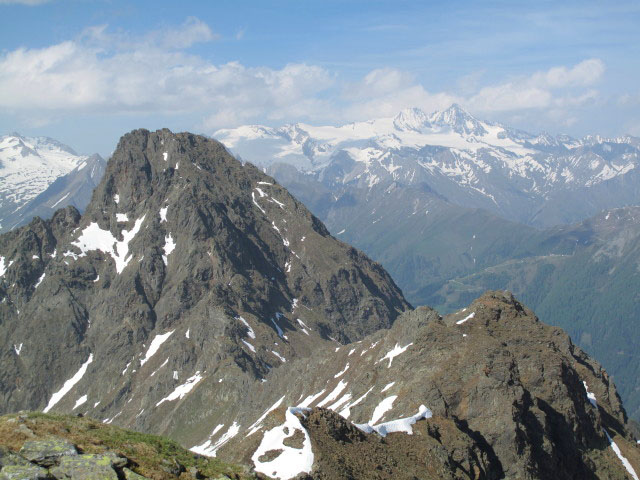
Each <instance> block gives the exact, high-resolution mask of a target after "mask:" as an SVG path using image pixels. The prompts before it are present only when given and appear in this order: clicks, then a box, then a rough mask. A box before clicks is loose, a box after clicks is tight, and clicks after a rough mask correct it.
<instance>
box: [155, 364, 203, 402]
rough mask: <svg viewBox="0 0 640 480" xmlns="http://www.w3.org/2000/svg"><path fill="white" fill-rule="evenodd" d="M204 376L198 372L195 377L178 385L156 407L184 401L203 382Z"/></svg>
mask: <svg viewBox="0 0 640 480" xmlns="http://www.w3.org/2000/svg"><path fill="white" fill-rule="evenodd" d="M202 378H203V377H202V375H200V372H199V371H197V372H196V373H195V375H193V376H192V377H189V378H188V379H187V381H186V382H184V383H183V384H182V385H178V386H177V387H176V389H175V390H174V391H173V392H171V393H170V394H169V395H167V396H166V397H165V398H163V399H162V400H160V401H159V402H158V403H156V407H158V406H160V405H162V404H163V403H164V402H172V401H174V400H182V399H183V398H184V397H185V396H186V395H187V394H188V393H189V392H191V390H193V389H194V387H195V386H196V385H197V384H198V383H199V382H200V380H202Z"/></svg>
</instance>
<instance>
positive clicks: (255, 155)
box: [214, 105, 640, 227]
mask: <svg viewBox="0 0 640 480" xmlns="http://www.w3.org/2000/svg"><path fill="white" fill-rule="evenodd" d="M214 137H215V138H217V139H219V140H220V141H222V142H223V143H224V144H225V145H226V146H227V147H229V148H230V149H231V151H233V152H234V153H235V154H236V155H238V156H239V157H241V158H242V159H244V160H247V161H251V162H253V163H256V164H258V165H262V166H270V165H273V164H275V163H278V162H284V163H287V164H291V165H294V166H296V168H298V169H299V170H300V171H302V172H305V173H308V174H312V175H314V176H315V177H316V178H319V179H322V180H323V181H326V177H330V181H332V182H333V183H335V184H341V185H357V186H359V187H360V188H369V189H371V188H373V187H374V186H376V185H378V186H383V187H385V188H386V187H388V186H390V185H391V184H400V185H403V186H410V185H423V184H427V185H429V188H430V189H431V190H433V191H435V192H437V193H438V194H439V195H441V196H443V197H445V198H446V199H447V200H448V201H449V202H451V203H454V204H457V205H461V206H466V207H472V208H483V209H486V210H488V211H490V212H494V213H495V214H497V215H499V216H502V217H504V218H506V219H508V220H513V221H517V222H520V223H524V224H527V225H533V226H537V227H547V226H552V225H557V224H562V223H572V222H577V221H580V220H584V219H585V218H587V217H589V216H591V215H594V214H596V213H598V212H599V211H601V210H602V209H605V208H612V207H620V206H625V205H629V204H633V203H634V202H636V201H637V199H638V198H640V169H639V168H638V167H639V165H640V157H639V154H640V139H638V138H636V137H630V136H626V137H619V138H614V139H605V138H601V137H598V136H588V137H585V138H583V139H581V140H577V139H574V138H571V137H569V136H567V135H559V136H556V137H552V136H551V135H549V134H546V133H543V134H540V135H532V134H529V133H526V132H523V131H520V130H516V129H512V128H509V127H506V126H503V125H501V124H498V123H493V122H486V121H481V120H478V119H477V118H475V117H474V116H472V115H471V114H469V113H468V112H466V111H465V110H463V109H462V108H461V107H460V106H458V105H452V106H451V107H450V108H448V109H447V110H443V111H439V112H434V113H432V114H431V115H427V114H425V113H424V112H422V111H421V110H418V109H408V110H404V111H402V112H400V113H399V114H398V115H397V116H395V117H393V118H380V119H375V120H371V121H367V122H359V123H352V124H348V125H343V126H339V127H332V126H324V127H316V126H311V125H306V124H301V123H298V124H294V125H285V126H283V127H280V128H270V127H263V126H255V125H252V126H243V127H239V128H235V129H225V130H219V131H217V132H215V133H214Z"/></svg>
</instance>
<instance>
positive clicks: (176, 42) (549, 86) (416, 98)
mask: <svg viewBox="0 0 640 480" xmlns="http://www.w3.org/2000/svg"><path fill="white" fill-rule="evenodd" d="M0 1H3V2H4V3H6V0H0ZM36 1H37V0H26V2H29V3H33V2H36ZM218 38H219V36H218V35H217V34H216V33H215V32H213V31H212V30H211V28H210V27H209V26H208V25H207V24H205V23H204V22H202V21H201V20H199V19H197V18H193V17H191V18H188V19H186V21H185V22H184V23H182V24H181V25H179V26H177V27H170V28H169V27H167V28H164V29H159V30H156V31H152V32H150V33H148V34H146V35H143V36H133V35H129V34H127V33H122V32H119V33H112V32H110V31H109V29H108V28H107V26H94V27H91V28H87V29H86V30H85V31H83V32H82V33H81V34H80V35H79V36H78V37H77V38H75V39H72V40H68V41H64V42H61V43H58V44H55V45H51V46H48V47H45V48H39V49H29V48H19V49H16V50H13V51H9V52H6V53H3V54H0V108H3V109H5V110H7V111H10V112H12V113H14V114H16V115H19V116H20V117H22V118H30V119H31V120H32V121H34V122H36V121H37V122H40V123H42V122H43V121H46V120H43V119H46V118H47V117H50V118H56V117H60V116H64V115H74V114H78V113H81V114H97V115H109V114H118V115H122V114H139V113H143V114H161V115H180V114H194V115H199V117H200V119H201V120H200V121H201V124H200V127H201V128H203V129H205V130H207V131H213V130H214V129H217V128H220V127H231V126H235V125H238V124H241V123H249V122H265V121H272V122H288V121H298V120H306V121H336V122H340V121H353V120H363V119H368V118H374V117H380V116H390V115H394V114H396V113H397V112H398V111H399V110H401V109H403V108H406V107H419V108H422V109H423V110H425V111H427V112H431V111H433V110H436V109H441V108H445V107H447V106H449V105H450V104H451V103H454V102H456V103H459V104H461V105H463V106H465V107H466V108H468V109H469V110H470V111H472V112H473V113H475V114H478V115H482V114H492V113H495V112H500V113H505V114H509V115H514V116H516V115H520V116H522V115H527V114H528V113H530V112H535V113H536V114H538V115H540V114H542V115H547V116H548V118H549V119H552V120H553V121H554V122H560V123H563V122H564V123H565V124H567V125H569V124H570V122H571V121H572V118H573V116H574V114H573V113H572V112H573V111H574V110H575V109H576V108H580V107H581V106H584V105H586V104H589V103H593V102H596V101H598V99H599V96H600V94H599V91H598V89H597V86H598V84H599V83H600V82H601V80H602V78H603V76H604V74H605V70H606V69H605V65H604V63H603V62H602V60H600V59H597V58H591V59H585V60H583V61H581V62H579V63H577V64H575V65H568V66H554V67H553V68H550V69H548V70H542V71H537V72H533V73H531V74H530V75H528V76H518V77H513V78H509V79H505V80H504V81H502V82H497V83H494V84H489V85H486V84H485V85H479V83H480V82H479V80H478V79H477V78H474V79H473V82H472V84H471V83H470V82H469V81H468V79H467V80H465V79H461V82H460V83H461V84H462V83H465V85H466V87H465V88H464V89H457V90H456V87H455V86H454V87H452V90H451V91H440V92H433V91H429V90H428V89H427V88H426V87H425V86H424V85H423V84H422V83H420V81H419V80H418V79H417V78H416V77H415V76H414V75H412V74H411V73H410V72H406V71H401V70H397V69H393V68H387V67H385V68H379V69H375V70H372V71H370V72H368V73H367V74H366V75H365V76H364V77H363V78H361V79H360V80H358V81H355V82H346V81H343V80H341V79H340V77H339V75H338V74H337V73H336V72H332V71H330V70H328V69H327V68H324V67H322V66H318V65H312V64H306V63H291V64H287V65H284V66H282V67H281V68H271V67H266V66H265V67H249V66H245V65H243V64H241V63H240V62H228V63H223V64H215V63H213V62H211V61H210V60H207V59H205V58H203V57H202V56H199V55H196V54H193V53H191V52H190V50H191V47H193V46H194V45H197V44H206V43H209V42H215V41H217V40H218ZM240 38H241V35H240Z"/></svg>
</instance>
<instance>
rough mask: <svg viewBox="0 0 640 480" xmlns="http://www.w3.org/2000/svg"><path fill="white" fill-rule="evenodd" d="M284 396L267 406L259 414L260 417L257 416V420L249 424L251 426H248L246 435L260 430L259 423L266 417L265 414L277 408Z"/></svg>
mask: <svg viewBox="0 0 640 480" xmlns="http://www.w3.org/2000/svg"><path fill="white" fill-rule="evenodd" d="M285 396H286V395H283V396H282V397H281V398H280V400H278V401H277V402H276V403H274V404H273V405H271V406H270V407H269V408H267V409H266V410H265V412H264V413H263V414H262V415H261V416H260V418H258V420H256V421H255V422H253V423H252V424H251V426H250V427H249V428H248V430H249V433H247V437H250V436H251V435H253V434H254V433H256V432H257V431H258V430H260V424H261V423H262V422H263V421H264V419H265V418H267V415H269V413H271V412H273V411H274V410H275V409H276V408H278V407H279V406H280V405H281V404H282V401H283V400H284V397H285Z"/></svg>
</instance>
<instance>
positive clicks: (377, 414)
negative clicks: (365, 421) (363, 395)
mask: <svg viewBox="0 0 640 480" xmlns="http://www.w3.org/2000/svg"><path fill="white" fill-rule="evenodd" d="M396 398H398V396H397V395H391V396H390V397H387V398H385V399H384V400H382V401H381V402H380V403H379V404H378V406H377V407H376V408H375V409H374V410H373V415H372V416H371V421H370V422H369V425H375V424H376V423H377V422H378V420H381V419H382V417H384V414H385V413H387V412H388V411H389V410H391V408H392V407H393V402H395V401H396Z"/></svg>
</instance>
